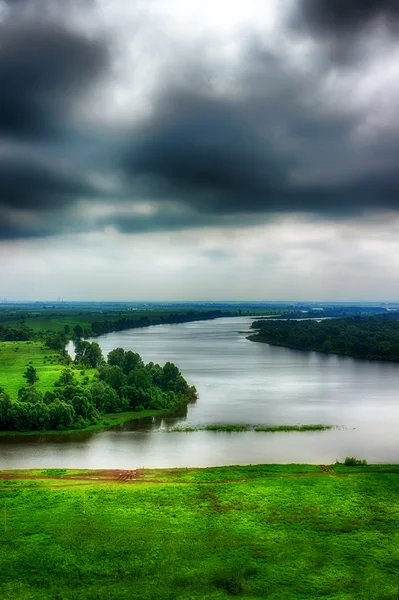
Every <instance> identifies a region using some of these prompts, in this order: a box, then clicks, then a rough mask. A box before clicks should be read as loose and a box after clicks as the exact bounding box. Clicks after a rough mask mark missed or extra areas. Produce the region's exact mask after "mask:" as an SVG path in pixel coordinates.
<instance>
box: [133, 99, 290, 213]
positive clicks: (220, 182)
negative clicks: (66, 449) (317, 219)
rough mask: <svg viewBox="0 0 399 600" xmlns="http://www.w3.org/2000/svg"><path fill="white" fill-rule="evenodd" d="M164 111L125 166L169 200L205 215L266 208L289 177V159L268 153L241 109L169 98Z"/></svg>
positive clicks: (136, 141)
mask: <svg viewBox="0 0 399 600" xmlns="http://www.w3.org/2000/svg"><path fill="white" fill-rule="evenodd" d="M160 104H161V108H160V112H159V113H158V114H156V115H155V116H154V117H153V119H152V121H151V122H150V123H147V125H146V127H145V129H144V130H143V131H139V132H137V135H136V136H135V137H134V138H133V140H132V147H131V149H130V150H129V149H128V150H127V156H126V157H125V158H124V160H123V161H122V167H123V168H125V169H126V170H127V172H128V173H130V174H131V175H132V176H145V177H146V178H147V180H148V179H151V180H152V181H153V189H154V192H156V190H157V188H158V190H159V193H161V194H163V195H165V196H166V197H173V196H175V197H176V195H177V197H178V198H182V197H184V198H185V200H186V201H188V203H190V197H191V201H192V203H193V204H195V205H196V206H197V208H198V209H199V210H208V209H212V212H213V211H215V212H218V211H221V212H225V211H226V208H228V209H229V210H231V211H233V212H234V211H241V210H242V208H243V203H247V204H248V206H249V207H250V208H251V209H252V210H253V209H254V208H255V207H258V208H264V207H265V205H267V203H268V201H269V200H271V197H272V195H273V194H274V193H275V190H276V189H277V188H278V186H279V184H280V183H281V181H282V180H283V178H284V172H285V170H286V168H287V160H288V159H287V158H286V157H284V156H279V152H278V149H277V148H275V149H273V150H271V149H268V148H267V145H266V144H265V143H264V142H263V141H262V140H261V139H259V136H258V133H257V131H256V128H255V127H254V124H253V123H252V121H251V119H249V118H248V116H247V115H246V114H245V113H246V111H245V110H244V111H243V110H242V109H241V108H240V107H234V105H230V104H229V103H228V102H223V101H217V100H214V99H212V98H204V97H201V95H200V94H199V95H194V94H186V93H185V92H183V93H180V94H179V93H178V92H177V91H176V92H173V93H171V94H168V96H163V97H162V101H161V103H160Z"/></svg>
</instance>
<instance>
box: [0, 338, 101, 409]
mask: <svg viewBox="0 0 399 600" xmlns="http://www.w3.org/2000/svg"><path fill="white" fill-rule="evenodd" d="M58 356H59V355H58V354H57V353H55V352H54V351H53V350H50V349H49V348H46V347H45V346H44V344H43V343H42V342H34V341H30V342H0V387H2V388H4V389H5V390H6V392H8V394H10V397H11V398H12V399H13V400H16V399H17V397H18V390H19V389H20V388H22V387H25V386H26V379H24V377H23V374H24V372H25V371H26V367H27V366H28V365H29V364H32V365H33V366H34V367H35V369H37V374H38V376H39V381H37V382H36V384H35V385H36V387H37V388H38V389H40V390H42V391H43V392H47V391H48V390H52V389H53V388H54V383H55V382H56V381H57V379H58V378H59V376H60V374H61V372H62V371H63V369H65V366H64V365H61V364H59V363H58ZM94 374H95V369H86V371H85V375H87V376H88V377H89V380H91V379H92V378H93V376H94ZM76 377H77V379H79V377H80V373H79V371H76Z"/></svg>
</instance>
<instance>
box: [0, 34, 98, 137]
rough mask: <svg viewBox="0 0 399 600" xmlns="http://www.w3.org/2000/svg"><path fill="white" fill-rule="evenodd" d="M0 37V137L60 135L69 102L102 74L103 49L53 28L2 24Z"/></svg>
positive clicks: (69, 105) (94, 43) (75, 35)
mask: <svg viewBox="0 0 399 600" xmlns="http://www.w3.org/2000/svg"><path fill="white" fill-rule="evenodd" d="M0 36H1V45H0V89H1V95H0V132H1V133H2V134H3V135H6V136H12V137H16V136H18V137H21V136H22V137H27V138H31V137H33V136H35V137H39V138H40V137H47V136H48V135H50V134H54V133H55V132H56V131H58V132H61V131H63V130H64V129H65V127H66V119H67V113H68V110H69V109H70V108H71V105H72V104H73V101H74V100H76V97H79V96H80V95H82V94H83V93H84V92H85V91H86V90H87V89H88V88H89V87H90V85H91V84H93V83H94V82H95V81H96V80H97V78H98V77H99V76H100V75H101V74H102V73H103V72H104V69H105V68H106V65H107V51H106V47H105V45H104V44H102V43H101V42H99V41H89V40H87V39H85V38H84V37H82V36H80V35H78V34H76V33H74V32H71V31H68V30H66V29H65V28H63V27H62V26H58V25H55V24H54V25H52V26H51V27H46V26H38V27H35V28H33V29H30V28H29V27H27V26H26V25H25V26H18V25H13V26H10V25H8V24H4V25H3V26H2V27H0Z"/></svg>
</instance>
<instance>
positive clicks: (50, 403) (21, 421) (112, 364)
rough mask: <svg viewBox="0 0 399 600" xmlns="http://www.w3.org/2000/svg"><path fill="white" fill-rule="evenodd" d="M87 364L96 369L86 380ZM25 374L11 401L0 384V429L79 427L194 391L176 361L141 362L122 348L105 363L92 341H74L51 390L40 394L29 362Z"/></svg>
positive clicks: (174, 401) (184, 398) (170, 403)
mask: <svg viewBox="0 0 399 600" xmlns="http://www.w3.org/2000/svg"><path fill="white" fill-rule="evenodd" d="M88 366H90V367H93V368H95V369H96V373H95V374H94V377H93V378H92V379H91V381H90V380H89V377H88V376H87V375H85V371H84V368H85V367H88ZM28 371H29V373H28ZM25 377H26V379H27V383H28V384H29V385H27V386H26V387H23V388H21V389H20V390H19V392H18V400H16V401H12V400H11V399H10V397H9V395H8V394H7V393H6V391H5V390H4V389H0V430H3V431H43V430H50V429H51V430H53V429H56V430H67V429H82V428H84V427H87V426H89V425H95V424H96V423H97V422H98V421H99V420H100V419H101V415H103V414H106V413H117V412H123V411H129V410H136V411H141V410H145V409H152V410H166V409H173V408H176V407H178V406H180V405H182V404H186V403H187V402H189V401H190V400H191V399H193V398H194V397H195V395H196V390H195V388H194V387H190V386H189V385H188V383H187V381H186V380H185V379H184V377H183V376H182V375H181V373H180V371H179V369H178V368H177V367H176V365H174V364H172V363H170V362H168V363H166V364H165V365H164V366H163V367H161V366H160V365H157V364H154V363H148V364H144V362H143V360H142V359H141V357H140V356H139V354H136V353H134V352H132V351H127V352H125V350H123V349H122V348H116V349H115V350H112V352H110V353H109V355H108V359H107V361H106V362H105V361H104V359H103V356H102V354H101V349H100V347H99V346H98V344H96V343H95V342H94V343H93V344H90V343H89V342H82V341H79V342H77V344H76V358H75V365H74V366H73V367H72V368H66V369H64V371H63V372H62V373H61V376H60V378H59V380H58V381H57V382H56V383H55V387H54V389H53V390H52V391H47V392H45V393H43V392H42V391H41V390H40V389H38V388H37V387H36V386H35V385H34V384H35V381H36V380H37V375H36V372H35V369H34V368H33V367H32V368H31V369H29V368H28V369H27V370H26V372H25Z"/></svg>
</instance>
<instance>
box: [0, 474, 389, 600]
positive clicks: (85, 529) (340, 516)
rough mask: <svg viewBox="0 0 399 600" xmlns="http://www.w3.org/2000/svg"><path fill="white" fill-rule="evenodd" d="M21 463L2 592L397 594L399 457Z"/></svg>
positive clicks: (14, 478)
mask: <svg viewBox="0 0 399 600" xmlns="http://www.w3.org/2000/svg"><path fill="white" fill-rule="evenodd" d="M16 473H17V475H16V474H15V473H14V474H12V473H8V474H7V473H5V472H0V506H1V507H2V512H1V526H2V529H1V531H0V565H1V569H0V598H1V599H2V600H39V599H40V600H50V599H51V600H53V599H57V600H75V599H79V600H80V599H88V600H91V599H93V600H100V599H107V600H108V599H111V600H112V599H115V600H116V599H118V600H122V599H129V600H130V599H140V600H146V599H151V600H152V599H155V598H156V599H159V600H164V599H167V600H174V599H178V600H197V599H198V600H200V599H201V600H203V599H207V600H222V599H224V598H229V597H234V596H235V597H239V598H245V599H248V600H249V599H251V600H253V599H258V598H259V599H260V598H268V599H270V600H295V599H301V600H302V599H303V600H304V599H307V600H308V599H321V598H323V599H334V600H347V599H356V600H363V599H364V600H366V599H367V600H394V599H396V598H397V597H398V574H399V540H398V532H399V467H398V466H393V465H381V466H377V465H370V466H358V467H353V468H351V467H345V466H343V465H335V466H333V467H317V466H307V465H285V466H284V465H263V466H262V465H260V466H254V467H249V466H248V467H221V468H214V469H203V470H201V469H189V470H186V469H174V470H168V471H156V470H151V471H138V472H133V473H130V476H133V477H134V478H137V479H136V480H132V481H124V476H123V473H119V472H86V473H84V472H82V473H79V472H76V471H74V472H66V471H62V470H58V471H56V470H55V471H52V470H46V471H42V472H40V471H35V472H30V473H29V472H26V471H25V472H16ZM4 506H5V507H6V517H7V523H6V531H4V526H3V510H4V508H3V507H4Z"/></svg>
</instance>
